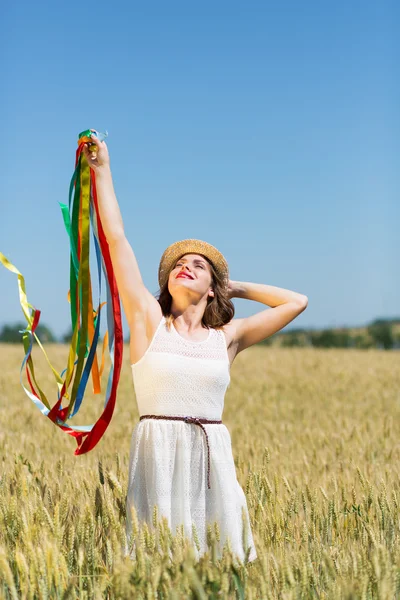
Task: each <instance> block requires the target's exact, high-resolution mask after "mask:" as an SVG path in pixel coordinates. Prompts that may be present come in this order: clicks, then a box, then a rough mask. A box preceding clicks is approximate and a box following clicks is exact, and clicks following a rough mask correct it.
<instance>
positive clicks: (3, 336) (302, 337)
mask: <svg viewBox="0 0 400 600" xmlns="http://www.w3.org/2000/svg"><path fill="white" fill-rule="evenodd" d="M24 329H26V323H22V322H21V323H15V324H14V325H4V326H3V328H2V329H1V331H0V342H3V343H9V344H19V343H21V342H22V333H19V332H20V331H22V330H24ZM36 335H37V336H38V338H39V340H40V341H41V343H42V344H70V342H71V338H72V331H69V332H68V333H65V334H63V335H62V336H60V338H56V336H55V335H54V334H53V332H52V331H51V329H50V328H49V327H47V326H46V325H41V324H39V325H38V326H37V328H36ZM35 341H36V340H35ZM124 342H125V343H128V342H129V335H128V336H127V337H126V338H125V339H124ZM261 344H262V345H267V346H284V347H292V346H298V347H302V346H303V347H307V346H308V347H310V346H313V347H315V348H379V349H382V350H396V349H400V319H376V320H375V321H373V322H372V323H370V324H369V325H366V326H365V327H336V328H335V327H331V328H327V329H318V330H316V329H305V328H303V329H291V330H289V331H285V330H283V331H280V332H278V333H276V334H275V335H273V336H271V337H269V338H267V339H266V340H264V341H263V342H261Z"/></svg>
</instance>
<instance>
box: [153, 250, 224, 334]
mask: <svg viewBox="0 0 400 600" xmlns="http://www.w3.org/2000/svg"><path fill="white" fill-rule="evenodd" d="M186 254H189V253H188V252H187V253H186ZM182 256H185V255H182ZM182 256H181V257H180V258H182ZM201 256H203V258H205V260H206V261H207V262H208V264H209V265H210V270H211V286H212V289H213V290H214V296H208V298H207V306H206V308H205V311H204V314H203V318H202V320H201V322H202V324H203V325H204V326H205V327H207V328H212V329H219V328H220V327H222V326H223V325H226V323H229V321H231V319H232V318H233V315H234V314H235V306H234V304H233V302H232V300H230V298H229V296H228V292H227V289H226V285H225V282H224V280H223V279H222V277H221V276H220V275H219V274H218V272H217V271H216V270H215V268H214V265H213V263H212V262H211V261H210V260H209V259H208V258H207V256H204V255H203V254H202V255H201ZM178 260H179V259H177V260H176V261H175V263H174V264H173V265H172V267H171V269H170V270H169V272H168V277H166V282H165V284H164V286H163V287H162V288H161V289H160V290H159V293H158V295H157V296H156V298H157V300H158V302H159V304H160V306H161V310H162V313H163V315H164V317H165V322H166V324H167V327H168V329H170V327H171V324H172V322H173V320H174V317H173V315H172V314H171V306H172V296H171V294H170V292H169V290H168V280H169V276H170V274H171V271H172V269H173V268H174V267H175V264H176V263H177V262H178Z"/></svg>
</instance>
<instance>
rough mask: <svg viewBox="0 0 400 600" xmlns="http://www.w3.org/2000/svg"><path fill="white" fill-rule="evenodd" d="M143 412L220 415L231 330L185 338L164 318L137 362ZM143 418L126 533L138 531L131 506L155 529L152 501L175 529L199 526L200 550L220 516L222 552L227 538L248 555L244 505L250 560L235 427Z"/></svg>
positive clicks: (189, 532)
mask: <svg viewBox="0 0 400 600" xmlns="http://www.w3.org/2000/svg"><path fill="white" fill-rule="evenodd" d="M131 367H132V376H133V382H134V387H135V393H136V400H137V405H138V410H139V414H140V416H142V415H145V414H146V415H148V414H152V415H168V416H170V415H172V416H191V417H199V418H205V419H212V420H222V412H223V408H224V396H225V392H226V390H227V388H228V386H229V383H230V364H229V357H228V352H227V346H226V340H225V334H224V333H223V331H221V330H218V329H210V330H209V335H208V338H207V339H206V340H203V341H200V342H193V341H189V340H186V339H185V338H183V337H182V336H181V335H180V334H179V333H178V332H177V330H176V329H175V327H174V325H173V324H171V329H170V331H168V329H167V326H166V321H165V317H164V316H163V317H162V318H161V321H160V323H159V325H158V327H157V330H156V332H155V334H154V336H153V339H152V340H151V343H150V345H149V347H148V348H147V350H146V352H145V354H144V356H142V358H141V359H140V360H139V361H138V362H136V363H134V364H133V365H131ZM203 427H204V428H205V429H206V431H207V435H208V444H209V457H210V463H209V464H210V468H209V484H210V488H208V481H207V472H208V454H207V444H206V436H205V434H204V431H203V430H202V428H201V427H200V426H199V425H197V424H194V423H186V422H184V421H179V420H178V421H172V420H161V419H147V418H146V419H143V420H142V421H139V422H138V423H137V424H136V426H135V428H134V430H133V433H132V440H131V448H130V459H129V481H128V493H127V500H126V509H127V510H126V512H127V520H126V533H127V536H128V539H129V537H130V535H131V532H132V523H131V515H130V509H131V506H134V507H135V509H136V513H137V517H138V520H139V521H146V522H147V524H148V526H149V527H150V528H151V527H152V515H153V507H154V505H157V506H158V512H159V515H160V516H161V515H163V516H166V517H167V519H168V524H169V526H170V528H171V530H172V533H175V530H176V527H177V526H178V525H181V524H183V525H184V532H185V535H186V536H187V537H189V538H190V539H193V528H192V527H193V525H195V527H196V531H197V537H198V542H199V543H200V552H199V551H198V550H197V548H196V544H193V546H194V550H195V553H196V556H197V557H199V556H200V555H201V554H202V553H203V552H204V551H206V550H207V541H206V540H207V523H210V522H211V523H212V522H213V521H214V520H216V521H218V524H219V530H220V542H219V548H218V556H219V557H220V556H221V552H222V547H223V545H224V544H225V542H226V541H227V539H228V538H229V544H230V548H231V549H232V551H233V552H234V553H235V554H236V555H237V556H238V557H239V559H240V560H244V550H243V538H242V536H243V531H242V530H243V524H242V509H243V510H244V514H245V522H246V523H247V547H248V546H250V547H251V550H250V555H249V560H250V561H251V560H254V559H255V558H256V557H257V553H256V549H255V545H254V541H253V536H252V532H251V526H250V519H249V513H248V507H247V502H246V497H245V494H244V491H243V489H242V487H241V486H240V484H239V482H238V480H237V477H236V469H235V463H234V460H233V455H232V445H231V437H230V433H229V430H228V429H227V427H226V426H225V425H224V424H203Z"/></svg>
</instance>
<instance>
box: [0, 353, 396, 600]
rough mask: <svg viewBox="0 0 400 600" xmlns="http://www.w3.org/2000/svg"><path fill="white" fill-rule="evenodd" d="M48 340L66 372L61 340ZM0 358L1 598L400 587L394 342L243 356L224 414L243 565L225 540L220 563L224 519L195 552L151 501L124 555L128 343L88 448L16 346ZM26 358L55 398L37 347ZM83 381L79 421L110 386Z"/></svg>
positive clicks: (131, 407)
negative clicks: (247, 548) (114, 391)
mask: <svg viewBox="0 0 400 600" xmlns="http://www.w3.org/2000/svg"><path fill="white" fill-rule="evenodd" d="M47 351H48V353H49V356H50V357H51V362H52V364H54V366H55V367H56V368H57V369H58V370H59V371H61V370H62V369H63V368H64V365H65V363H66V359H67V353H68V348H67V347H66V346H63V345H48V348H47ZM0 356H1V359H2V361H1V364H2V371H1V375H0V408H1V413H0V414H1V417H0V419H1V424H0V451H1V460H2V463H1V472H0V598H7V599H8V598H10V599H14V598H15V599H17V598H18V599H23V600H25V599H26V600H28V599H32V600H33V599H36V598H38V599H44V598H49V599H53V598H60V599H61V598H62V599H64V600H65V599H67V598H83V599H85V598H87V599H89V598H94V599H100V598H107V599H114V598H127V599H128V598H129V599H130V598H135V599H143V600H144V599H148V598H160V599H161V598H162V599H167V598H168V599H169V600H173V599H174V598H176V599H179V600H180V599H182V598H200V599H208V598H246V599H247V598H248V599H249V600H256V599H257V600H258V599H268V600H269V599H271V600H272V599H274V598H282V599H285V600H294V599H297V598H302V599H303V598H304V599H308V598H310V599H311V598H319V599H325V600H327V599H332V600H336V599H339V598H360V599H370V598H371V599H372V598H377V599H378V598H379V599H380V600H382V599H388V600H389V599H390V600H394V599H395V598H400V543H399V541H400V540H399V497H400V483H399V482H400V478H399V466H398V465H399V458H400V456H399V455H400V445H399V442H398V440H399V439H400V436H399V434H400V418H399V417H400V402H399V400H400V393H399V392H400V370H399V358H398V355H397V353H396V352H381V351H378V350H337V349H328V350H316V349H312V348H275V347H274V348H272V347H257V348H256V347H253V348H250V349H249V350H247V351H246V352H244V353H243V354H240V355H239V356H238V357H237V359H236V360H235V363H234V365H233V367H232V371H231V377H232V383H231V386H230V388H229V390H228V392H227V395H226V399H225V410H224V414H223V421H224V423H225V424H226V425H227V427H228V428H229V430H230V432H231V436H232V449H233V454H234V459H235V465H236V470H237V476H238V480H239V483H240V484H241V485H242V487H243V489H244V491H245V493H246V498H247V502H248V506H249V512H250V519H251V523H252V530H253V534H254V540H255V544H256V548H257V552H258V559H257V560H256V561H255V562H254V563H250V564H246V563H244V564H242V563H239V561H238V560H237V559H236V557H235V556H234V555H232V553H231V551H230V545H229V541H228V543H227V544H226V545H225V548H224V553H223V555H222V558H221V559H217V558H216V557H217V552H216V548H217V542H218V540H219V539H220V532H219V527H218V523H213V524H209V527H208V531H207V540H208V544H209V551H208V552H207V554H206V555H204V556H203V557H201V559H200V560H198V561H196V560H195V546H196V545H197V546H198V545H199V540H198V537H197V532H196V530H195V528H193V542H192V543H191V542H190V540H188V539H187V538H186V537H185V534H184V530H183V527H181V528H177V531H175V532H172V531H171V530H170V529H169V527H168V522H167V519H166V518H163V517H162V516H160V515H159V512H158V507H155V509H154V511H153V515H152V522H151V523H148V524H147V523H144V524H141V523H139V522H138V519H137V516H136V514H135V511H134V510H132V514H131V517H132V529H133V538H132V540H131V542H130V543H131V545H130V548H129V550H130V551H132V552H134V559H132V560H131V559H130V558H129V557H128V556H126V555H125V553H124V549H125V548H126V546H127V544H128V540H127V539H126V533H125V521H126V514H125V510H126V509H125V497H126V492H127V475H128V461H129V446H130V439H131V434H132V429H133V427H134V425H135V424H136V423H137V420H138V414H137V410H136V406H135V399H134V388H133V383H132V380H131V372H130V367H129V352H128V347H127V346H125V358H124V365H123V369H122V373H121V380H120V386H119V390H118V398H117V404H116V410H115V415H114V417H113V420H112V422H111V424H110V426H109V428H108V430H107V432H106V433H105V435H104V437H103V439H102V440H101V442H100V443H99V444H98V445H97V446H96V448H95V449H94V450H93V451H91V452H90V453H88V454H85V455H82V456H75V455H74V454H73V452H74V450H75V446H76V444H75V443H74V440H73V438H71V437H69V436H67V435H65V434H64V433H62V432H61V430H59V429H57V427H55V426H54V424H53V423H51V422H50V420H49V419H46V418H45V417H44V416H43V415H41V414H40V412H39V411H38V410H37V408H36V407H35V406H34V405H33V403H32V402H31V401H30V400H29V398H28V397H27V396H26V395H25V393H24V392H23V390H22V388H21V386H20V383H19V369H20V364H21V361H22V358H23V349H22V344H21V346H11V345H6V344H3V345H0ZM34 361H35V371H36V376H37V380H38V382H39V384H40V385H41V387H42V389H43V391H44V392H45V393H46V395H47V397H48V398H49V400H50V402H51V403H52V404H53V403H55V401H56V389H57V387H56V383H55V381H54V378H53V375H52V373H51V371H50V369H49V367H48V365H47V362H46V361H45V359H44V358H43V357H42V356H41V352H39V351H38V348H37V346H35V347H34ZM109 366H110V363H109V360H108V363H107V365H106V373H107V372H108V368H109ZM104 379H105V378H104ZM90 386H91V381H90V380H89V384H88V389H87V392H86V395H85V401H84V404H83V407H82V409H81V411H80V413H79V421H78V420H77V419H74V423H75V424H87V423H93V422H94V421H95V420H96V419H97V418H98V416H99V415H100V413H101V412H102V410H103V402H104V395H105V390H104V389H103V390H102V394H101V395H99V396H95V395H93V393H92V390H91V387H90ZM103 386H105V383H103ZM74 444H75V445H74ZM242 525H244V522H243V523H242ZM244 529H245V528H244Z"/></svg>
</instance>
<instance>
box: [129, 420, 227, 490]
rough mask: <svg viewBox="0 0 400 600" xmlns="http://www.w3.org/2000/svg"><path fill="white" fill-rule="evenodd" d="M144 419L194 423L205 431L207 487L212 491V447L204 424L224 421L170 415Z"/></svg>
mask: <svg viewBox="0 0 400 600" xmlns="http://www.w3.org/2000/svg"><path fill="white" fill-rule="evenodd" d="M142 419H168V420H172V421H185V423H194V424H195V425H198V426H199V427H201V429H202V430H203V431H204V433H205V435H206V444H207V461H208V466H207V486H208V489H210V487H211V486H210V446H209V445H208V435H207V431H206V430H205V428H204V427H203V425H202V424H203V423H210V424H211V423H219V424H220V423H222V421H211V420H210V419H201V418H199V417H171V416H169V415H142V416H141V417H140V420H142Z"/></svg>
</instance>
